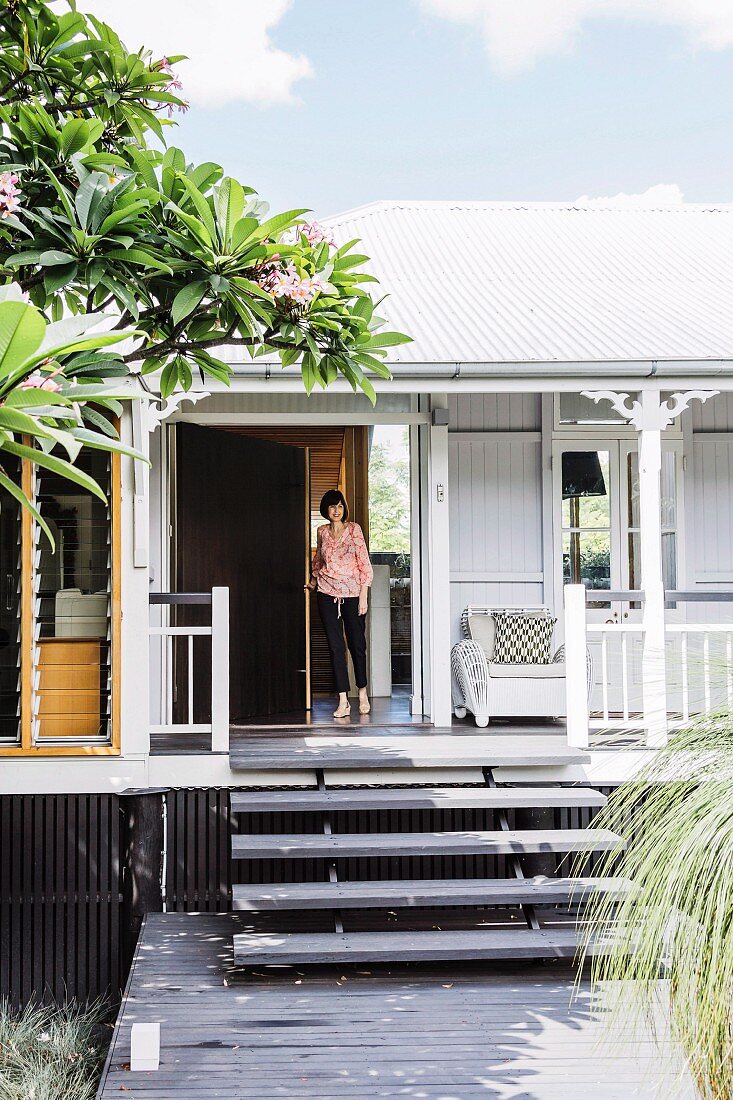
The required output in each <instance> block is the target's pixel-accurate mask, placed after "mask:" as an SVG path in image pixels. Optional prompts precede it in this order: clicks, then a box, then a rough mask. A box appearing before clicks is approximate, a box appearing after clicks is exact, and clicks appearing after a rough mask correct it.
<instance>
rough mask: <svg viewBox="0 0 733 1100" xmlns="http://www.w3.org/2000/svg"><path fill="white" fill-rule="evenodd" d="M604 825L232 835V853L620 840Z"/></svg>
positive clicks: (594, 847)
mask: <svg viewBox="0 0 733 1100" xmlns="http://www.w3.org/2000/svg"><path fill="white" fill-rule="evenodd" d="M621 844H622V841H621V838H620V837H618V836H616V834H615V833H612V832H610V831H608V830H607V829H528V830H523V831H518V830H516V831H509V832H484V831H480V832H474V831H471V830H465V831H463V832H441V833H334V834H332V835H331V836H324V835H323V834H321V833H313V834H310V833H298V834H280V833H275V834H265V835H262V834H261V835H251V834H246V835H235V836H233V837H232V856H233V857H234V858H235V859H289V858H290V859H292V858H296V859H302V858H305V859H308V858H310V859H317V858H321V859H323V858H325V859H344V858H348V857H352V856H353V857H359V856H399V857H402V858H404V857H407V856H451V855H486V856H498V855H511V854H520V855H521V854H522V853H529V852H532V853H534V852H577V851H581V850H588V851H596V852H598V851H605V850H607V849H609V848H615V847H616V846H617V845H621Z"/></svg>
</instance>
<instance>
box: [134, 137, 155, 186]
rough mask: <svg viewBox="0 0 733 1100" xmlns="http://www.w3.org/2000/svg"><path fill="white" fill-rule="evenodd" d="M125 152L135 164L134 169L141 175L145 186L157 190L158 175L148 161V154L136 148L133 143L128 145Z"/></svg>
mask: <svg viewBox="0 0 733 1100" xmlns="http://www.w3.org/2000/svg"><path fill="white" fill-rule="evenodd" d="M127 153H128V156H129V157H130V160H131V161H132V163H133V164H134V166H135V171H136V172H137V173H138V175H139V176H141V177H142V179H143V181H144V183H145V186H146V187H150V188H152V190H154V191H158V189H159V188H158V177H157V176H156V174H155V169H154V168H153V166H152V164H151V163H150V156H149V154H148V153H146V152H145V151H144V150H142V149H136V148H135V146H134V145H130V146H129V147H128V150H127Z"/></svg>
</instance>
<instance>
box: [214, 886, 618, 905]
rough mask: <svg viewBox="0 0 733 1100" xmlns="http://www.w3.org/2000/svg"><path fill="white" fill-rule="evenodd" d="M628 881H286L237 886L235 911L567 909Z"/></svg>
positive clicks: (616, 889) (608, 891)
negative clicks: (464, 907)
mask: <svg viewBox="0 0 733 1100" xmlns="http://www.w3.org/2000/svg"><path fill="white" fill-rule="evenodd" d="M627 889H628V883H626V882H625V881H624V880H623V879H602V878H534V879H491V878H488V879H485V878H480V879H416V880H410V881H403V880H402V881H388V882H286V883H282V884H276V885H273V884H271V883H268V884H266V885H251V884H249V883H247V884H246V885H240V886H236V885H235V886H233V887H232V908H233V909H235V910H244V911H252V912H262V911H264V910H269V909H277V910H283V909H399V908H410V907H412V906H415V907H418V906H423V907H427V908H437V907H441V906H447V905H479V906H494V905H562V904H563V903H568V902H573V903H576V902H579V901H582V899H583V898H584V897H585V896H586V895H587V894H589V893H591V892H595V891H597V890H602V891H603V892H604V893H614V894H619V895H620V894H622V893H624V892H625V891H626V890H627Z"/></svg>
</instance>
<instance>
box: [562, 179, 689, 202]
mask: <svg viewBox="0 0 733 1100" xmlns="http://www.w3.org/2000/svg"><path fill="white" fill-rule="evenodd" d="M684 201H685V196H684V195H683V194H682V191H681V189H680V188H679V187H678V185H677V184H676V183H657V184H655V185H654V186H653V187H649V188H647V190H646V191H641V192H639V194H636V195H629V194H627V193H626V192H625V191H619V193H618V194H617V195H610V196H608V197H607V198H591V197H590V196H589V195H581V196H580V198H579V199H576V204H577V205H578V206H653V207H660V206H664V207H667V206H680V205H681V204H682V203H683V202H684Z"/></svg>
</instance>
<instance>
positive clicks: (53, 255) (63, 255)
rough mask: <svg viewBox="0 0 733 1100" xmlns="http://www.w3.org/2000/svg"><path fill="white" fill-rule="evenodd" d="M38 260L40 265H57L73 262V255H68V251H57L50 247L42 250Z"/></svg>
mask: <svg viewBox="0 0 733 1100" xmlns="http://www.w3.org/2000/svg"><path fill="white" fill-rule="evenodd" d="M38 262H39V264H40V265H41V267H57V266H59V265H62V264H73V263H74V262H75V261H74V257H73V256H70V255H69V253H68V252H58V251H56V249H53V248H50V249H49V250H48V251H47V252H42V253H41V255H40V256H39V257H38Z"/></svg>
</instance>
